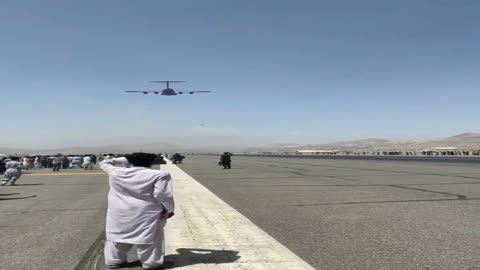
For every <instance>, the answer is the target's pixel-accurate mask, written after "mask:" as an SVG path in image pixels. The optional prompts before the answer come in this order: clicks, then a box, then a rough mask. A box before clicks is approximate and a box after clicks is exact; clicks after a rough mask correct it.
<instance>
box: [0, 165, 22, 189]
mask: <svg viewBox="0 0 480 270" xmlns="http://www.w3.org/2000/svg"><path fill="white" fill-rule="evenodd" d="M5 169H6V171H5V174H4V175H3V178H2V183H1V185H2V186H4V185H6V184H8V183H10V185H12V186H13V185H15V182H17V180H18V179H20V176H22V163H21V162H20V161H13V160H11V161H8V162H6V163H5Z"/></svg>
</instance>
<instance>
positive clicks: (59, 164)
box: [52, 155, 63, 172]
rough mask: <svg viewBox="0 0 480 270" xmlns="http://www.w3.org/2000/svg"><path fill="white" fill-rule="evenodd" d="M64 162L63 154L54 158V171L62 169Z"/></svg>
mask: <svg viewBox="0 0 480 270" xmlns="http://www.w3.org/2000/svg"><path fill="white" fill-rule="evenodd" d="M62 162H63V158H62V156H61V155H57V156H56V157H54V158H53V161H52V164H53V171H54V172H59V171H60V168H61V167H62Z"/></svg>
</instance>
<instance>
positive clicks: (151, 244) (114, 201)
mask: <svg viewBox="0 0 480 270" xmlns="http://www.w3.org/2000/svg"><path fill="white" fill-rule="evenodd" d="M100 168H101V169H102V170H104V171H105V172H107V173H108V177H109V184H110V192H109V193H108V211H107V224H106V229H105V232H106V238H107V241H106V243H105V263H106V264H107V265H110V264H115V265H118V264H122V263H124V262H126V261H127V253H128V251H129V250H130V249H131V248H132V247H133V246H135V247H136V248H137V254H138V257H139V259H140V261H141V262H142V265H143V267H144V268H146V269H148V268H155V267H158V266H160V265H162V264H163V263H164V256H165V239H164V232H163V228H164V226H165V224H166V220H165V219H161V218H160V216H161V214H162V212H164V211H166V212H168V213H173V212H174V200H173V188H172V180H171V177H170V174H169V173H167V172H163V171H159V170H153V169H149V168H144V167H133V166H130V167H128V163H126V159H125V158H114V159H110V160H104V161H102V162H101V163H100Z"/></svg>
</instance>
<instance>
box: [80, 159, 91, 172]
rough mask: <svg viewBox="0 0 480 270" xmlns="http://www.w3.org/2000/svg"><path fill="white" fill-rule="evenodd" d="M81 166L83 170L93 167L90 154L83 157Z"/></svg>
mask: <svg viewBox="0 0 480 270" xmlns="http://www.w3.org/2000/svg"><path fill="white" fill-rule="evenodd" d="M82 167H83V168H84V169H85V170H92V169H93V163H92V160H91V158H90V156H84V157H83V164H82Z"/></svg>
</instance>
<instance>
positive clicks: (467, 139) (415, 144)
mask: <svg viewBox="0 0 480 270" xmlns="http://www.w3.org/2000/svg"><path fill="white" fill-rule="evenodd" d="M433 147H457V148H460V149H480V133H464V134H459V135H456V136H453V137H448V138H445V139H441V140H421V141H416V140H402V141H392V140H385V139H377V138H371V139H363V140H355V141H345V142H336V143H327V144H306V145H286V146H285V145H270V146H265V147H261V148H256V149H255V148H251V149H249V150H250V151H271V152H281V151H292V150H364V151H373V150H424V149H432V148H433Z"/></svg>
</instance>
